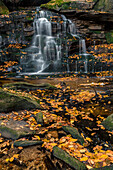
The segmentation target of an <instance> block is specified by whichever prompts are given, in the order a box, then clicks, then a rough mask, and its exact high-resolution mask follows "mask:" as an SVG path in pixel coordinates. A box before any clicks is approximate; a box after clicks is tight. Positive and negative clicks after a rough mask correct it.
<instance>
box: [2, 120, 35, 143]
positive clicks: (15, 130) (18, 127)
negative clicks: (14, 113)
mask: <svg viewBox="0 0 113 170" xmlns="http://www.w3.org/2000/svg"><path fill="white" fill-rule="evenodd" d="M26 125H28V124H27V123H26V122H25V121H14V120H9V121H5V122H3V121H0V133H1V135H2V136H3V137H5V138H8V139H13V140H16V139H18V138H21V137H25V136H29V135H32V134H34V133H35V132H34V131H31V130H30V129H29V127H26Z"/></svg>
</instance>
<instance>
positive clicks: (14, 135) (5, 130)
mask: <svg viewBox="0 0 113 170" xmlns="http://www.w3.org/2000/svg"><path fill="white" fill-rule="evenodd" d="M0 133H1V135H2V136H3V137H6V138H10V139H14V140H15V139H18V138H20V137H25V136H27V135H30V134H33V133H34V131H32V132H29V133H28V132H21V131H19V130H18V131H17V130H14V129H11V128H9V127H6V126H0Z"/></svg>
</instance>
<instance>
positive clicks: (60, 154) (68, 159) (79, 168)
mask: <svg viewBox="0 0 113 170" xmlns="http://www.w3.org/2000/svg"><path fill="white" fill-rule="evenodd" d="M53 155H54V156H55V157H56V158H58V159H60V160H62V161H63V162H65V163H67V164H68V165H70V166H71V167H72V168H74V169H76V170H85V169H87V168H86V166H85V164H83V163H82V162H80V161H79V160H77V159H75V158H73V157H72V156H70V155H69V154H68V153H67V152H65V151H63V150H62V149H60V148H59V147H57V146H54V148H53Z"/></svg>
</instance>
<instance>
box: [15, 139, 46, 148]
mask: <svg viewBox="0 0 113 170" xmlns="http://www.w3.org/2000/svg"><path fill="white" fill-rule="evenodd" d="M42 144H43V142H42V141H32V140H31V141H29V140H25V141H15V142H14V146H16V147H19V146H21V147H27V146H33V145H42Z"/></svg>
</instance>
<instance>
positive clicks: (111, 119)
mask: <svg viewBox="0 0 113 170" xmlns="http://www.w3.org/2000/svg"><path fill="white" fill-rule="evenodd" d="M102 125H103V126H104V127H105V128H106V129H108V130H110V131H112V130H113V114H111V115H110V116H108V117H107V118H106V119H105V120H104V121H103V122H102Z"/></svg>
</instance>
